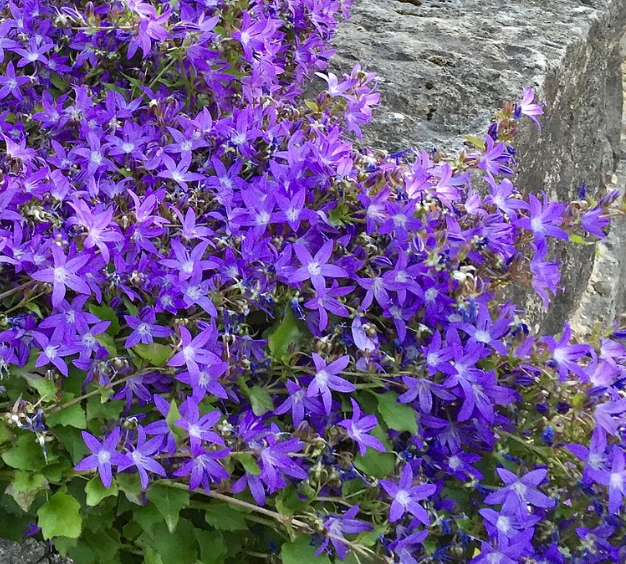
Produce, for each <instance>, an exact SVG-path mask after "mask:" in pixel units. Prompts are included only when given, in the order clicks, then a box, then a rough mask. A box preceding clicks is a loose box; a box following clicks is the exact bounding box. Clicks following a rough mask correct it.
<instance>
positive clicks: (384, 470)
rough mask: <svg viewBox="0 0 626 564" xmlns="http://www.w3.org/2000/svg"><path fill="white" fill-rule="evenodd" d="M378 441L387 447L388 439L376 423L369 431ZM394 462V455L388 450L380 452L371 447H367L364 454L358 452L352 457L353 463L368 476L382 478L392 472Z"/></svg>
mask: <svg viewBox="0 0 626 564" xmlns="http://www.w3.org/2000/svg"><path fill="white" fill-rule="evenodd" d="M371 434H372V435H374V436H375V437H376V438H377V439H378V440H379V441H381V442H382V443H383V444H384V445H385V446H387V448H389V447H388V445H389V439H388V438H387V433H385V432H384V431H383V430H382V429H381V427H380V425H377V426H376V427H374V429H372V432H371ZM395 464H396V457H395V455H394V454H391V453H389V452H380V451H378V450H375V449H373V448H369V449H367V452H366V453H365V456H361V455H360V454H358V455H357V456H356V458H355V459H354V465H355V466H356V467H357V468H358V469H359V470H360V471H361V472H365V474H367V475H368V476H373V477H375V478H384V477H386V476H388V475H389V474H391V473H392V472H393V469H394V466H395Z"/></svg>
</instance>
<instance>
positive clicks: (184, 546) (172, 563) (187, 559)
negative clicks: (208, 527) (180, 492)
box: [140, 519, 206, 564]
mask: <svg viewBox="0 0 626 564" xmlns="http://www.w3.org/2000/svg"><path fill="white" fill-rule="evenodd" d="M194 531H195V528H194V526H193V525H192V524H191V523H190V522H189V521H188V520H187V519H181V520H180V522H179V523H178V527H177V528H176V532H175V533H171V532H170V531H169V530H168V528H167V527H166V526H165V523H159V524H158V525H156V526H155V527H154V528H153V529H152V531H150V532H149V533H148V532H146V533H143V534H142V535H141V537H140V540H141V541H142V542H143V544H144V545H145V546H148V547H150V548H153V549H155V550H156V552H157V553H158V554H159V556H160V557H161V560H162V562H163V564H194V563H195V561H196V558H197V556H198V544H197V542H196V539H195V533H194ZM205 534H206V533H205Z"/></svg>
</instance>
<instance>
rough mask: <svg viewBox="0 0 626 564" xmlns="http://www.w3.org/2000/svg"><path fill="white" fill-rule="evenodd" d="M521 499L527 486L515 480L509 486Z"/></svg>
mask: <svg viewBox="0 0 626 564" xmlns="http://www.w3.org/2000/svg"><path fill="white" fill-rule="evenodd" d="M511 489H512V490H513V491H514V492H515V493H516V494H517V495H518V496H519V497H520V498H521V499H523V498H524V496H525V495H526V491H527V490H528V488H527V487H526V486H525V485H524V484H522V482H515V483H514V484H513V486H512V488H511Z"/></svg>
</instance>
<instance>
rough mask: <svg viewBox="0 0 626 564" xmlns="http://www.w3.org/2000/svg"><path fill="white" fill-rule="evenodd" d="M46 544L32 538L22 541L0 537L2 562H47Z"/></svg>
mask: <svg viewBox="0 0 626 564" xmlns="http://www.w3.org/2000/svg"><path fill="white" fill-rule="evenodd" d="M46 552H47V551H46V546H45V545H44V544H42V543H39V542H37V541H35V540H33V539H27V540H25V541H24V542H22V543H18V542H13V541H9V540H5V539H0V562H2V564H47V559H46Z"/></svg>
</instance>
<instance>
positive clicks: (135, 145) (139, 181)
mask: <svg viewBox="0 0 626 564" xmlns="http://www.w3.org/2000/svg"><path fill="white" fill-rule="evenodd" d="M349 7H350V2H347V1H346V2H339V1H337V0H271V1H263V2H261V1H249V2H248V1H246V0H241V1H240V0H204V1H192V0H189V1H176V0H172V1H171V2H169V3H165V2H154V3H149V2H143V1H137V0H124V1H114V0H110V1H106V2H105V1H101V0H99V1H96V2H78V3H76V4H75V5H72V6H70V5H68V4H67V3H65V2H58V1H49V0H46V1H41V2H39V1H32V0H28V1H26V0H17V1H15V2H3V3H2V4H1V6H0V10H1V11H0V17H1V19H0V22H1V23H0V136H1V139H2V144H3V149H4V150H3V153H2V155H0V166H1V171H2V178H1V183H0V328H1V330H0V376H1V377H2V381H1V382H0V384H1V388H0V411H1V412H2V417H1V423H0V491H2V492H3V494H2V500H1V503H0V532H1V533H0V534H2V536H5V537H8V538H21V537H22V536H23V535H24V534H26V535H34V536H36V537H37V538H41V539H45V540H46V541H49V542H50V543H51V545H52V546H53V547H54V548H55V549H56V550H58V551H59V552H61V553H62V554H69V555H70V556H71V557H72V558H73V559H74V560H75V561H76V562H77V564H90V563H94V564H95V563H101V564H114V563H115V564H117V563H124V564H126V563H128V564H131V563H134V562H146V563H149V564H174V563H175V564H194V563H197V562H200V563H203V564H217V563H220V564H221V563H235V562H236V563H239V562H245V563H247V562H250V563H257V562H283V563H284V564H294V563H298V564H306V563H309V562H310V563H315V562H320V563H329V562H330V561H331V560H332V561H340V560H341V561H344V562H349V563H350V564H355V563H361V564H365V563H371V562H388V563H391V562H396V563H402V564H416V563H420V564H422V563H424V564H425V563H428V562H432V563H435V562H447V563H448V562H471V563H473V564H480V563H487V564H510V563H516V562H522V563H525V564H531V563H537V562H550V563H562V564H565V563H567V564H583V563H584V564H592V563H600V562H622V561H625V560H626V542H625V539H624V530H625V529H624V526H625V516H624V515H625V514H624V500H623V498H624V495H626V468H625V459H624V456H625V447H626V445H625V443H624V426H625V423H626V417H625V415H624V414H625V413H626V395H625V393H624V382H626V380H625V378H624V370H625V368H624V362H625V358H626V352H625V350H624V346H623V344H622V343H621V341H620V339H623V338H624V337H626V333H624V331H622V330H620V329H619V328H616V330H615V332H614V334H613V335H602V334H597V335H592V336H591V337H589V338H587V339H586V340H584V341H580V340H577V339H576V338H575V336H574V335H573V334H572V330H571V328H570V326H569V325H568V324H567V323H566V324H565V326H564V329H563V332H562V333H561V334H560V335H557V336H551V335H541V334H536V333H534V332H532V331H531V330H530V329H529V327H528V325H527V323H526V322H525V321H524V313H523V311H522V310H521V308H520V307H519V306H517V305H515V304H513V303H511V302H508V301H506V300H505V299H504V298H503V297H502V296H504V295H506V294H505V293H503V290H506V289H507V288H511V287H519V286H521V285H524V284H525V285H527V286H528V287H529V288H530V287H532V288H534V291H535V292H536V293H537V294H538V296H539V297H540V298H541V300H542V301H543V304H544V306H545V307H548V306H549V302H550V297H551V296H552V295H554V294H555V293H556V292H557V291H559V280H560V273H559V264H558V263H557V262H556V261H555V260H554V258H553V256H552V251H550V248H551V247H550V246H549V244H548V243H549V241H550V239H563V240H566V241H567V240H569V241H570V242H572V243H576V244H587V243H586V241H587V239H588V238H592V237H599V238H602V237H604V236H605V229H606V228H607V226H608V223H609V211H608V210H609V206H610V205H611V204H612V203H613V202H614V201H615V200H616V199H617V198H618V196H619V194H618V192H616V191H614V192H610V193H607V194H605V195H602V196H601V197H599V199H598V200H597V201H596V200H594V199H593V197H592V195H590V194H586V193H585V190H582V189H581V194H580V198H579V200H577V201H575V202H571V203H559V202H553V201H550V200H548V198H547V197H546V196H545V195H536V194H535V195H533V194H526V193H525V192H521V191H519V190H518V189H517V188H516V187H515V186H514V184H513V182H512V180H511V178H512V176H511V175H512V173H513V169H514V166H515V151H514V149H513V141H514V138H515V135H516V134H517V131H518V120H520V119H522V118H523V117H524V116H526V117H529V118H530V119H533V120H534V121H535V122H536V123H537V124H539V122H538V121H537V120H538V116H540V115H541V114H542V113H543V109H542V106H541V105H540V104H537V103H535V101H534V92H533V90H532V89H530V88H528V89H526V90H525V91H524V95H523V99H522V100H521V101H520V102H518V103H516V104H506V105H505V106H504V107H503V109H502V110H501V111H499V112H498V113H497V115H496V117H495V118H494V121H493V123H492V124H491V126H490V127H489V130H488V133H487V134H486V136H484V137H468V139H467V149H466V150H465V151H463V152H462V153H460V154H459V155H457V156H455V157H454V158H446V157H445V156H444V155H442V154H440V153H428V152H425V151H419V150H413V149H411V150H407V151H403V152H401V153H398V154H393V155H389V154H386V153H384V152H381V151H377V150H373V149H369V148H367V147H364V146H362V143H361V142H360V138H361V130H360V128H361V126H363V125H364V124H366V123H367V122H369V121H370V119H371V113H372V108H373V107H374V106H376V104H377V103H378V98H379V95H378V94H377V93H376V92H375V91H374V88H375V77H374V75H373V74H371V73H367V72H365V71H364V70H362V69H361V68H360V66H359V65H356V66H355V67H354V69H353V70H352V71H351V72H350V73H349V74H346V75H344V76H343V77H337V76H336V75H334V74H333V73H331V72H327V64H328V60H329V57H330V56H331V54H332V49H331V47H330V39H331V38H332V35H333V32H334V30H335V28H336V25H337V24H336V18H337V17H339V16H342V17H343V16H347V9H348V8H349ZM316 75H317V77H318V78H319V79H320V82H319V83H320V84H322V87H323V88H324V90H323V91H322V92H320V93H319V95H318V96H317V97H316V98H315V99H307V100H303V91H304V87H305V86H306V85H307V84H308V83H309V82H310V81H311V80H312V79H313V78H314V77H315V76H316ZM555 166H558V164H556V163H555ZM479 185H480V187H478V186H479ZM588 236H589V237H588Z"/></svg>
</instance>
